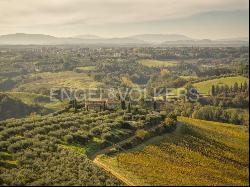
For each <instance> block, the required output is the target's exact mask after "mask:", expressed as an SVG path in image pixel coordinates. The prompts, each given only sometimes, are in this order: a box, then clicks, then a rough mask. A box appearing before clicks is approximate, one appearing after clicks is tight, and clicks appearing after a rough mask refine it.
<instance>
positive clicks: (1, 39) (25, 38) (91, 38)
mask: <svg viewBox="0 0 250 187" xmlns="http://www.w3.org/2000/svg"><path fill="white" fill-rule="evenodd" d="M0 45H100V46H106V45H107V46H112V45H115V46H161V47H164V46H249V38H229V39H221V40H208V39H205V40H197V39H193V38H189V37H187V36H185V35H178V34H143V35H134V36H130V37H123V38H102V37H99V36H95V35H78V36H74V37H68V38H66V37H65V38H62V37H61V38H60V37H54V36H50V35H44V34H24V33H17V34H9V35H2V36H0Z"/></svg>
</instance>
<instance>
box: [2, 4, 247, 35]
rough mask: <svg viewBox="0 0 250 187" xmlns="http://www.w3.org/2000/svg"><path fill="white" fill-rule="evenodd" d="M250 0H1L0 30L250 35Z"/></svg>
mask: <svg viewBox="0 0 250 187" xmlns="http://www.w3.org/2000/svg"><path fill="white" fill-rule="evenodd" d="M248 17H249V1H248V0H0V34H9V33H20V32H21V33H43V34H50V35H55V36H62V37H65V36H73V35H79V34H93V35H99V36H104V37H120V36H128V35H133V34H145V33H160V34H171V33H175V34H185V35H187V36H190V37H193V38H211V39H217V38H228V37H246V36H248V35H249V18H248Z"/></svg>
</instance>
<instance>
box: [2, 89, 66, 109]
mask: <svg viewBox="0 0 250 187" xmlns="http://www.w3.org/2000/svg"><path fill="white" fill-rule="evenodd" d="M5 94H7V95H8V96H9V97H11V98H13V99H15V100H20V101H22V102H23V103H25V104H26V105H37V106H41V107H45V108H48V109H52V110H61V109H63V108H64V107H65V106H66V105H67V104H68V103H65V102H60V101H53V102H52V101H51V100H50V97H48V96H45V95H41V94H34V93H28V92H6V93H5Z"/></svg>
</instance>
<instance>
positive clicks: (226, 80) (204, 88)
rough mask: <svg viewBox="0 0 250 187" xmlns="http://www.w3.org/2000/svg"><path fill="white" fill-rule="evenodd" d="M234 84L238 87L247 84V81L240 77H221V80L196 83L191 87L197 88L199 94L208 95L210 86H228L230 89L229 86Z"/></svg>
mask: <svg viewBox="0 0 250 187" xmlns="http://www.w3.org/2000/svg"><path fill="white" fill-rule="evenodd" d="M236 82H237V83H238V84H239V85H240V84H241V83H244V82H249V79H248V78H246V77H242V76H237V77H223V78H218V79H212V80H208V81H202V82H198V83H195V84H194V85H193V86H194V87H195V88H197V90H198V91H199V92H200V93H203V94H209V93H210V91H211V88H212V85H215V86H216V85H219V86H222V85H228V86H229V87H230V86H233V85H234V84H235V83H236Z"/></svg>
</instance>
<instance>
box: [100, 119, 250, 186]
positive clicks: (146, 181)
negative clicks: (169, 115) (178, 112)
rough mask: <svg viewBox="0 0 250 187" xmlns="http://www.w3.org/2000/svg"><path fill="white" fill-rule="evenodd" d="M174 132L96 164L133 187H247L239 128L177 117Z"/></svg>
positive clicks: (243, 131)
mask: <svg viewBox="0 0 250 187" xmlns="http://www.w3.org/2000/svg"><path fill="white" fill-rule="evenodd" d="M179 122H180V124H179V127H178V128H177V130H176V131H175V132H174V133H171V134H167V135H165V136H159V137H156V138H153V139H151V140H149V141H148V142H146V143H144V144H143V145H141V146H139V147H137V148H134V149H132V150H130V151H128V152H124V153H120V154H118V155H115V156H103V157H100V158H99V159H98V160H99V162H100V163H102V164H103V165H105V166H106V167H109V168H111V170H112V171H114V172H116V173H117V174H119V175H121V176H122V177H124V178H126V180H128V181H132V182H133V183H134V184H135V185H139V186H140V185H152V186H158V185H159V186H171V185H174V186H176V185H180V186H181V185H187V184H188V185H191V186H193V185H195V186H201V185H205V186H210V185H211V186H215V185H248V184H249V179H248V175H249V168H248V164H249V159H248V155H249V149H248V147H249V143H248V140H249V136H248V132H247V129H246V128H245V127H242V126H235V125H230V124H223V123H215V122H207V121H201V120H194V119H189V118H179Z"/></svg>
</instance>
